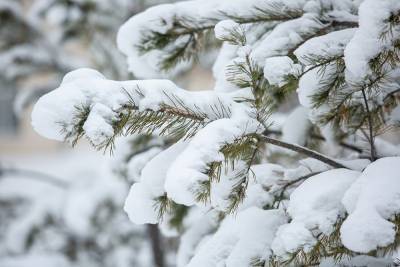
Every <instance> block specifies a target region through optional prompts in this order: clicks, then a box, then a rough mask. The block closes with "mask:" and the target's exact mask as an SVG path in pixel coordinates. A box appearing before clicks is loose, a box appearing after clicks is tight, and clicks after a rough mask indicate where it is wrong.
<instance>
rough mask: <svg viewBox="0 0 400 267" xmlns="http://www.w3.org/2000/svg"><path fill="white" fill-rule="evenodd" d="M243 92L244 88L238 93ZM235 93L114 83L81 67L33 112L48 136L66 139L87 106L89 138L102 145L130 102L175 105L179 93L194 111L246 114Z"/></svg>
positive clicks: (142, 82)
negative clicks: (219, 110)
mask: <svg viewBox="0 0 400 267" xmlns="http://www.w3.org/2000/svg"><path fill="white" fill-rule="evenodd" d="M127 92H128V93H129V95H130V97H131V99H129V97H127ZM245 92H246V90H244V91H243V90H242V91H241V92H240V94H242V95H243V94H244V93H245ZM236 96H238V94H236V95H235V94H233V93H216V92H213V91H202V92H188V91H186V90H183V89H180V88H178V87H177V86H176V85H175V84H174V83H172V82H171V81H168V80H132V81H121V82H118V81H112V80H108V79H106V78H105V77H104V76H103V75H101V74H100V73H98V72H97V71H95V70H91V69H78V70H75V71H72V72H70V73H68V74H67V75H66V76H65V77H64V79H63V82H62V83H61V85H60V86H59V87H58V88H57V89H56V90H53V91H51V92H50V93H48V94H46V95H44V96H42V97H41V98H40V99H39V101H38V102H37V103H36V105H35V106H34V109H33V111H32V126H33V128H34V129H35V130H36V131H37V132H38V133H39V134H41V135H42V136H44V137H47V138H49V139H54V140H59V141H63V140H64V139H66V138H67V137H68V136H74V135H75V134H76V132H75V130H74V126H75V125H76V123H77V118H76V115H78V114H77V112H78V111H77V108H87V109H89V116H88V119H89V120H86V123H87V124H86V123H85V125H84V130H88V131H87V132H85V133H86V137H87V138H88V139H89V140H90V141H91V142H92V143H94V144H99V143H101V142H103V141H104V140H105V139H106V138H108V137H110V136H111V135H112V134H113V131H111V130H112V129H111V127H112V126H113V123H114V122H115V121H116V120H117V119H118V118H119V112H121V110H122V109H123V107H124V106H125V105H129V104H130V103H129V101H130V100H133V101H134V104H135V105H137V107H138V109H139V110H140V111H144V110H152V111H158V110H159V109H160V108H161V106H162V105H164V104H166V105H169V106H172V107H175V106H176V105H177V103H176V100H174V98H175V97H176V98H179V99H182V101H184V102H185V104H186V105H187V106H188V107H189V108H190V109H191V110H194V111H198V112H199V113H200V114H206V115H207V118H208V119H210V120H213V119H216V118H217V117H220V116H222V115H221V113H216V111H215V109H214V107H218V108H219V107H220V106H221V105H223V106H224V108H225V110H231V111H232V113H233V112H238V113H240V112H243V111H242V110H243V106H244V105H243V104H239V103H236V102H234V100H235V97H236ZM178 105H179V104H178ZM181 108H182V107H181ZM224 115H225V116H226V115H229V114H224ZM67 141H69V140H67Z"/></svg>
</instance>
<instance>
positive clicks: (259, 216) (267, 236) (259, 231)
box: [187, 207, 286, 267]
mask: <svg viewBox="0 0 400 267" xmlns="http://www.w3.org/2000/svg"><path fill="white" fill-rule="evenodd" d="M285 222H286V216H285V215H284V213H283V212H281V211H278V210H262V209H260V208H256V207H252V208H248V209H246V210H243V211H241V212H238V214H237V215H236V216H228V217H227V218H226V219H224V221H223V222H222V223H221V225H220V227H219V229H218V231H217V232H216V233H215V234H214V235H213V236H212V237H210V238H209V239H208V240H206V241H205V242H204V243H203V244H201V246H200V247H199V248H198V251H197V253H196V254H195V256H194V257H193V258H192V260H191V261H190V263H189V264H188V265H187V266H188V267H207V266H210V267H211V266H228V267H241V266H249V265H250V264H251V263H252V261H253V260H254V259H261V260H263V259H268V257H269V256H270V253H269V251H270V250H269V248H270V244H271V242H272V240H273V238H274V236H275V232H276V230H277V229H278V227H279V226H280V225H281V224H283V223H285Z"/></svg>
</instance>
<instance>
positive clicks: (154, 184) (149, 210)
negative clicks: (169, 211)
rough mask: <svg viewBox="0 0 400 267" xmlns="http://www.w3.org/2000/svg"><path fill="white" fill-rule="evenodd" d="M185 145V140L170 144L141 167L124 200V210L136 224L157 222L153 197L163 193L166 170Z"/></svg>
mask: <svg viewBox="0 0 400 267" xmlns="http://www.w3.org/2000/svg"><path fill="white" fill-rule="evenodd" d="M186 145H187V144H186V143H185V142H180V143H176V144H174V145H172V146H171V147H169V148H168V149H166V150H164V151H162V152H160V153H159V154H158V155H156V156H155V157H154V158H152V159H151V160H150V162H148V163H147V164H146V166H145V167H144V168H143V170H142V172H141V177H140V181H139V182H138V183H134V184H133V185H132V187H131V189H130V191H129V194H128V197H127V198H126V200H125V206H124V210H125V212H126V213H127V214H128V216H129V219H130V220H131V221H132V222H134V223H136V224H145V223H153V224H154V223H157V222H158V219H159V218H158V211H157V210H156V209H155V205H156V204H157V203H156V201H155V199H156V198H157V197H161V196H163V195H164V193H165V191H164V183H165V178H166V172H167V170H168V169H169V167H170V165H171V164H172V162H173V161H174V160H175V158H176V157H177V155H178V154H179V153H180V152H181V151H182V150H183V149H184V148H185V147H186Z"/></svg>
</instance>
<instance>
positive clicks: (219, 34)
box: [214, 19, 242, 40]
mask: <svg viewBox="0 0 400 267" xmlns="http://www.w3.org/2000/svg"><path fill="white" fill-rule="evenodd" d="M233 32H242V30H241V28H240V25H239V24H238V23H236V22H234V21H233V20H229V19H227V20H221V21H220V22H218V23H217V24H216V25H215V27H214V33H215V37H216V38H217V39H219V40H226V39H227V38H229V36H231V35H232V33H233Z"/></svg>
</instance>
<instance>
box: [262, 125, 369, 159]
mask: <svg viewBox="0 0 400 267" xmlns="http://www.w3.org/2000/svg"><path fill="white" fill-rule="evenodd" d="M264 134H266V135H271V134H273V135H282V131H278V130H270V129H267V130H265V131H264ZM309 137H310V138H311V139H315V140H320V141H326V139H325V137H323V136H322V135H319V134H315V133H311V134H310V135H309ZM339 145H340V146H342V147H343V148H346V149H349V150H352V151H354V152H357V153H360V154H361V153H362V152H363V150H362V149H361V148H359V147H357V146H355V145H353V144H349V143H346V142H343V141H340V142H339Z"/></svg>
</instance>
